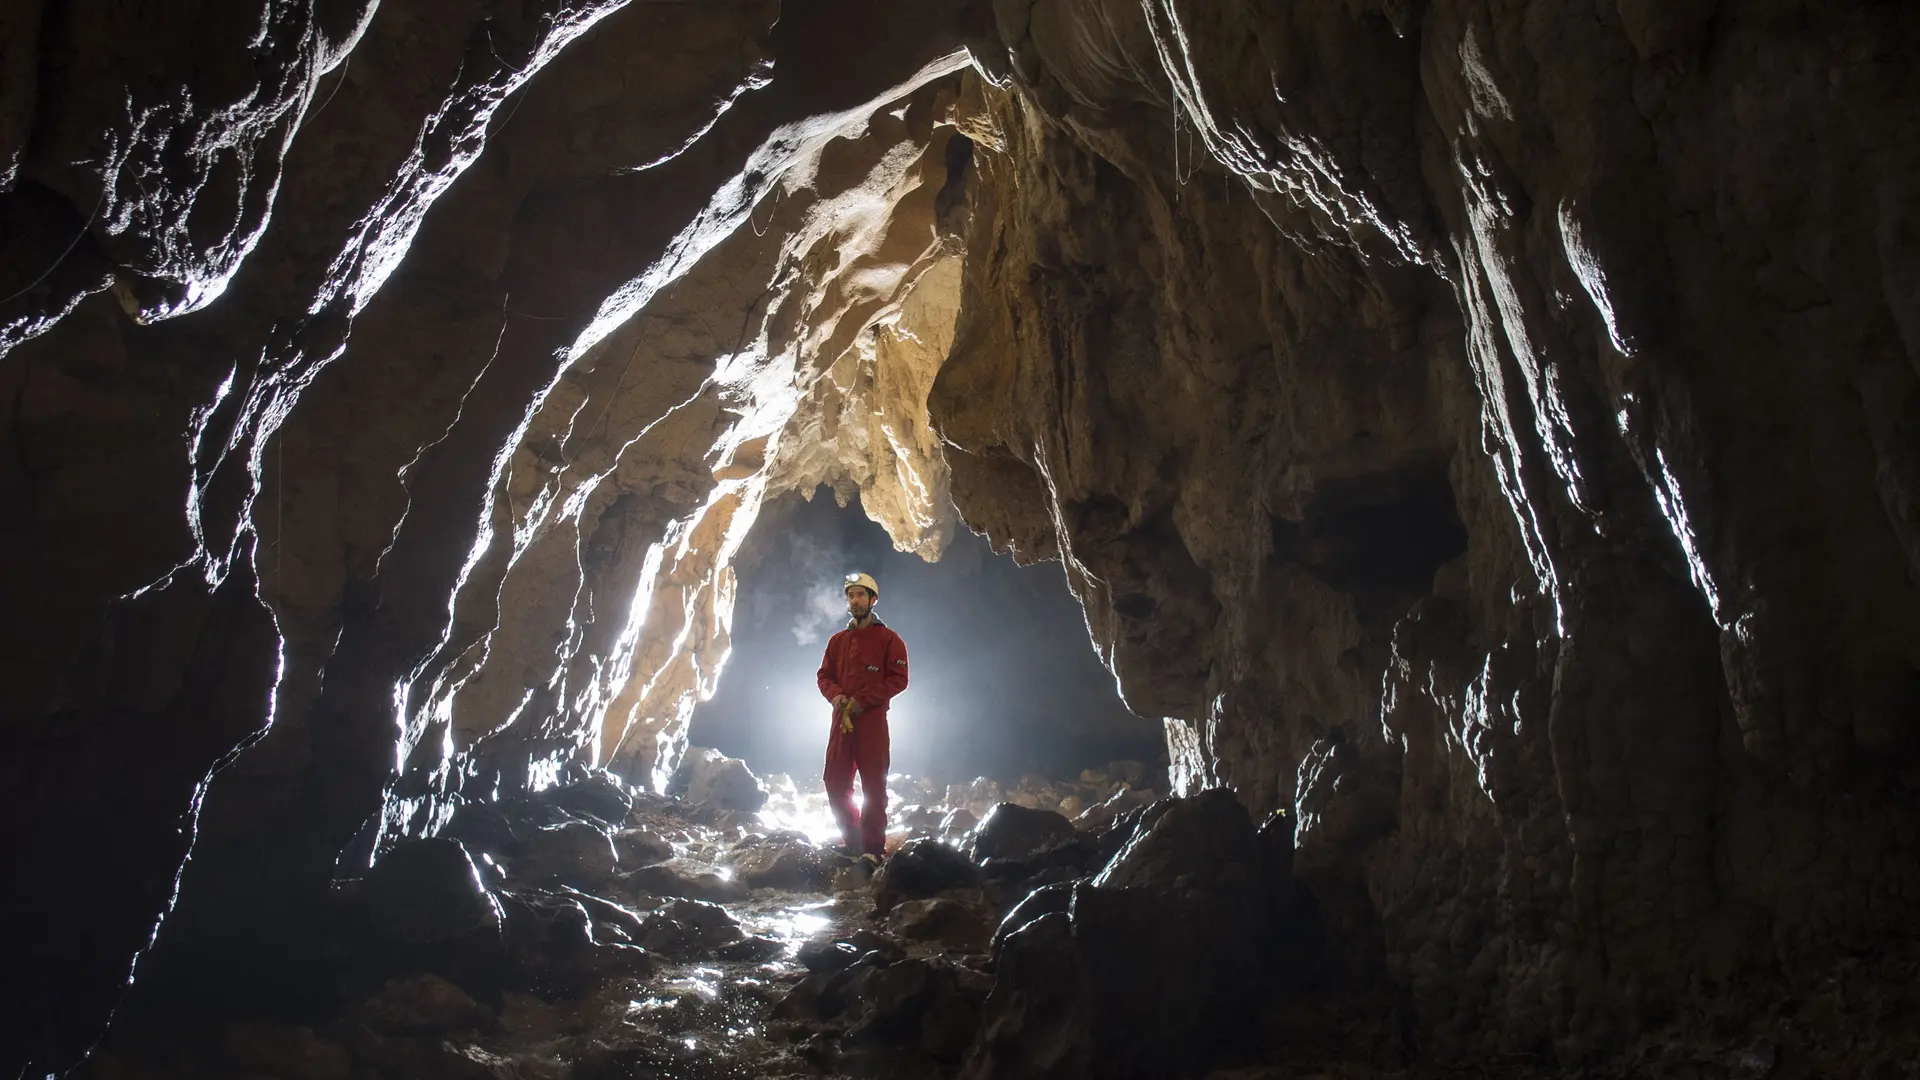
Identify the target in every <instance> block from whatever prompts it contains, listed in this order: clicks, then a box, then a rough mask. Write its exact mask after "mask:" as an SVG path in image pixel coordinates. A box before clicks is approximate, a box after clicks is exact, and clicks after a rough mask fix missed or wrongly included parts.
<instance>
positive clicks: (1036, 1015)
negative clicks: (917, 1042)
mask: <svg viewBox="0 0 1920 1080" xmlns="http://www.w3.org/2000/svg"><path fill="white" fill-rule="evenodd" d="M1154 809H1155V810H1156V811H1158V812H1157V813H1155V814H1153V815H1150V816H1145V817H1143V820H1142V822H1141V825H1140V827H1139V831H1138V832H1137V833H1136V834H1135V836H1134V838H1133V840H1132V841H1131V842H1130V843H1129V844H1128V845H1127V846H1126V847H1125V848H1124V849H1123V850H1122V851H1121V853H1120V855H1119V856H1118V857H1117V858H1116V859H1115V860H1114V861H1113V862H1112V863H1110V864H1109V865H1108V866H1107V867H1106V868H1105V869H1104V870H1102V871H1101V872H1100V874H1098V875H1097V876H1095V877H1094V878H1092V879H1091V880H1089V881H1082V882H1077V883H1074V884H1073V885H1071V886H1070V887H1069V888H1070V890H1071V895H1070V898H1069V900H1068V903H1067V905H1066V908H1065V910H1058V908H1059V901H1058V896H1059V893H1058V892H1055V893H1053V894H1050V895H1047V896H1035V897H1030V898H1029V899H1028V901H1027V902H1026V904H1025V905H1023V906H1027V905H1031V906H1030V907H1029V908H1028V910H1027V911H1022V910H1021V909H1020V908H1016V909H1015V913H1016V914H1017V915H1019V916H1020V918H1021V919H1023V920H1025V921H1024V922H1022V924H1021V925H1018V926H1017V927H1015V928H1013V929H1011V930H1008V931H1005V932H1004V936H1002V937H1000V939H999V946H998V952H997V959H998V964H999V967H998V975H997V978H996V981H995V984H994V988H993V991H992V993H991V994H989V995H988V997H987V1000H986V1003H985V1005H984V1007H983V1010H982V1021H981V1022H982V1028H981V1031H982V1035H981V1039H980V1041H979V1042H978V1043H977V1044H976V1045H975V1046H974V1047H973V1048H972V1050H971V1052H970V1053H969V1054H968V1057H967V1062H966V1066H965V1069H964V1070H963V1075H964V1076H965V1077H967V1078H968V1080H987V1078H996V1080H997V1078H1002V1077H1004V1078H1010V1080H1018V1078H1023V1077H1040V1076H1047V1077H1060V1078H1077V1077H1108V1076H1114V1077H1180V1076H1191V1075H1195V1074H1197V1073H1198V1072H1200V1071H1201V1070H1202V1069H1204V1067H1205V1066H1206V1065H1207V1064H1208V1063H1209V1062H1210V1061H1211V1059H1212V1056H1213V1054H1214V1053H1215V1051H1216V1049H1217V1048H1218V1047H1219V1046H1220V1045H1221V1043H1222V1041H1223V1040H1224V1039H1225V1038H1226V1037H1227V1036H1228V1035H1229V1034H1231V1033H1232V1032H1234V1031H1235V1030H1237V1029H1238V1027H1239V1025H1240V1024H1242V1023H1243V1022H1244V1020H1245V1018H1246V1017H1247V1016H1248V1015H1250V1010H1251V1009H1252V1007H1253V1005H1254V1004H1255V1002H1256V1001H1257V993H1256V991H1257V988H1258V987H1259V986H1260V985H1262V979H1263V974H1264V967H1265V965H1266V964H1267V963H1268V958H1269V953H1268V940H1269V929H1270V928H1269V924H1268V919H1269V909H1268V907H1267V901H1266V898H1265V895H1264V891H1265V882H1266V877H1265V872H1264V870H1265V868H1264V866H1263V861H1262V855H1261V850H1260V841H1259V839H1258V837H1257V836H1256V834H1255V831H1254V828H1253V823H1252V821H1251V820H1250V819H1249V817H1248V816H1247V812H1246V810H1245V808H1243V807H1242V806H1241V805H1240V803H1239V802H1238V801H1237V800H1236V799H1235V798H1234V796H1233V793H1232V792H1230V791H1227V790H1224V789H1221V790H1214V791H1209V792H1206V793H1203V794H1201V795H1197V796H1194V797H1192V798H1189V799H1183V800H1169V801H1168V802H1166V803H1163V804H1159V805H1157V806H1156V807H1155V808H1154ZM1036 914H1037V917H1032V918H1028V916H1030V915H1036ZM1014 921H1015V920H1014V918H1013V916H1010V917H1009V920H1008V922H1009V923H1010V924H1011V923H1013V922H1014ZM1003 929H1004V928H1003ZM1142 985H1146V986H1151V987H1152V988H1153V992H1152V993H1151V994H1143V993H1140V992H1139V987H1141V986H1142Z"/></svg>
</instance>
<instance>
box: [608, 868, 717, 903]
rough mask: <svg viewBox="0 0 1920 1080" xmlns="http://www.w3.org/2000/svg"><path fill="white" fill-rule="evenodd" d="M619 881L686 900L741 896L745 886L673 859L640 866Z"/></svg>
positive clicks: (714, 899) (643, 890)
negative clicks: (693, 868) (682, 865)
mask: <svg viewBox="0 0 1920 1080" xmlns="http://www.w3.org/2000/svg"><path fill="white" fill-rule="evenodd" d="M621 882H622V883H623V884H624V885H625V886H626V888H628V889H630V890H637V891H640V892H647V893H652V894H654V895H656V896H677V897H683V898H686V899H689V900H713V901H723V902H724V901H732V900H741V899H744V898H745V897H746V895H747V888H746V886H745V885H743V884H741V883H740V882H738V881H734V880H732V879H729V878H724V877H721V876H720V875H719V874H716V873H714V872H713V871H711V870H689V869H686V868H684V867H680V866H675V865H674V864H672V863H661V864H660V865H658V866H643V867H641V868H640V869H638V870H635V871H634V872H632V873H631V874H627V875H625V876H624V877H622V878H621Z"/></svg>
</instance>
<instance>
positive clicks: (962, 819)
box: [938, 806, 980, 844]
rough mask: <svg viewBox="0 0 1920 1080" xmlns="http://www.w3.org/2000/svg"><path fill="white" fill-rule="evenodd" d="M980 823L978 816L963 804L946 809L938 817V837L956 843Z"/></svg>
mask: <svg viewBox="0 0 1920 1080" xmlns="http://www.w3.org/2000/svg"><path fill="white" fill-rule="evenodd" d="M978 824H980V817H979V815H978V814H975V813H974V812H973V811H971V810H969V809H967V808H966V807H964V806H959V807H955V808H954V809H952V810H949V811H947V813H946V816H945V817H943V818H941V819H940V828H939V830H938V835H939V838H940V839H941V840H943V841H946V842H947V843H950V844H957V843H959V842H960V841H962V840H964V839H965V838H966V835H967V833H969V832H971V831H972V830H973V827H974V826H975V825H978Z"/></svg>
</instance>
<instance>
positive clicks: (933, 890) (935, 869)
mask: <svg viewBox="0 0 1920 1080" xmlns="http://www.w3.org/2000/svg"><path fill="white" fill-rule="evenodd" d="M979 881H980V871H979V868H978V867H976V866H974V864H973V863H972V862H971V861H969V860H968V859H967V857H966V856H965V855H963V854H961V853H960V852H959V851H958V850H956V849H955V848H953V847H950V846H949V845H947V844H943V843H941V842H939V841H937V840H932V839H928V838H925V837H922V838H920V839H916V840H909V841H907V842H906V843H905V844H904V845H902V846H901V848H900V850H899V851H896V852H894V853H893V857H892V858H889V859H888V860H887V861H886V864H885V865H883V866H882V867H881V868H880V870H879V872H878V873H876V874H874V876H873V896H874V907H875V908H877V909H878V910H879V911H880V912H881V913H882V914H885V913H886V912H888V911H891V910H892V909H893V907H894V905H895V904H898V903H899V902H900V901H902V900H911V899H921V898H925V897H930V896H938V895H939V894H941V893H943V892H946V891H948V890H950V889H961V888H966V887H968V886H971V885H977V884H979Z"/></svg>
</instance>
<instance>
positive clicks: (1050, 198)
mask: <svg viewBox="0 0 1920 1080" xmlns="http://www.w3.org/2000/svg"><path fill="white" fill-rule="evenodd" d="M995 12H996V16H997V18H998V23H997V29H998V31H999V34H1000V39H1001V44H1002V45H1004V49H1003V50H1002V51H1000V52H998V53H992V52H990V51H989V50H985V49H981V50H977V51H976V56H977V57H978V58H979V59H980V60H981V61H982V63H983V64H984V65H985V66H986V67H987V68H988V69H989V70H991V71H995V72H996V73H997V74H998V75H999V76H1000V77H1001V78H1003V79H1005V80H1006V81H1008V82H1009V83H1010V84H1011V86H1012V87H1013V90H1012V92H1011V93H1006V94H994V93H988V94H984V95H983V96H982V98H981V99H980V108H979V112H978V113H977V115H975V116H974V117H973V118H972V119H971V120H970V121H969V122H968V123H966V124H963V128H964V129H965V130H967V131H968V132H969V133H970V134H971V135H972V136H973V137H974V141H975V145H976V153H975V162H976V170H977V173H978V176H979V179H978V182H977V184H976V186H975V188H974V202H973V207H972V227H971V231H970V232H969V235H968V237H967V249H968V251H969V253H970V255H969V259H968V263H967V281H966V286H965V292H964V296H963V300H962V311H961V318H960V324H959V326H958V328H957V329H956V344H955V347H954V350H953V353H952V355H951V356H950V358H949V360H948V362H947V364H946V366H945V367H944V368H943V369H942V371H941V373H940V377H939V379H938V381H937V382H936V385H935V388H934V394H933V401H932V406H933V419H934V423H935V426H936V427H937V428H938V429H939V430H940V431H941V432H942V433H943V435H945V436H946V437H947V438H948V439H949V440H950V441H951V442H952V443H954V444H955V446H952V447H949V450H948V460H949V464H950V467H951V469H952V472H953V491H954V496H955V499H956V501H957V502H958V504H959V506H960V508H961V510H962V513H963V515H964V516H965V518H966V520H967V521H969V522H970V523H972V524H973V525H974V526H975V527H977V528H984V529H986V530H987V531H988V532H989V533H990V534H991V535H992V536H993V537H994V538H995V540H996V541H997V542H998V543H1001V544H1004V545H1007V546H1010V547H1011V548H1012V549H1013V550H1014V551H1015V552H1017V553H1024V554H1027V555H1029V556H1032V557H1048V556H1051V555H1053V554H1054V553H1055V552H1056V551H1057V552H1058V553H1059V555H1060V556H1061V557H1062V558H1064V559H1065V560H1066V564H1067V568H1068V573H1069V576H1070V577H1071V579H1072V580H1073V582H1074V586H1075V589H1076V591H1077V592H1078V593H1079V594H1080V595H1081V596H1082V598H1083V599H1084V601H1085V602H1086V605H1087V610H1088V618H1089V621H1090V623H1091V624H1092V626H1093V628H1094V632H1095V636H1096V638H1097V639H1098V640H1099V641H1101V642H1102V643H1103V644H1104V647H1105V648H1106V649H1107V650H1109V656H1110V659H1111V662H1112V664H1113V666H1114V668H1115V670H1116V672H1117V673H1118V675H1119V677H1120V680H1121V684H1122V687H1123V689H1124V691H1125V693H1126V696H1127V699H1128V700H1129V702H1130V703H1132V704H1133V706H1134V707H1135V708H1136V710H1137V711H1141V712H1143V713H1146V714H1148V715H1156V714H1157V715H1163V716H1167V717H1170V718H1171V719H1169V720H1168V722H1167V727H1168V733H1169V740H1170V743H1171V746H1172V748H1173V751H1174V755H1175V760H1176V765H1177V770H1176V771H1179V772H1181V773H1183V774H1184V783H1185V785H1186V786H1187V787H1188V788H1195V787H1204V786H1210V785H1213V784H1219V783H1225V784H1230V785H1231V786H1233V787H1234V788H1235V789H1236V790H1238V791H1239V792H1240V793H1241V795H1242V797H1243V798H1245V799H1247V800H1248V801H1249V802H1250V803H1251V804H1252V805H1253V806H1254V807H1255V808H1256V809H1260V810H1269V809H1275V808H1290V809H1291V810H1292V812H1293V813H1294V814H1295V815H1296V829H1297V841H1298V854H1297V860H1298V862H1297V866H1298V869H1299V872H1300V873H1301V875H1302V877H1303V878H1304V879H1305V880H1307V881H1308V882H1309V883H1311V884H1312V885H1313V886H1314V887H1315V888H1316V889H1317V890H1318V891H1319V892H1320V894H1321V896H1322V899H1323V902H1324V903H1326V904H1327V905H1328V906H1329V907H1330V909H1333V910H1330V915H1331V916H1332V918H1333V922H1334V923H1336V924H1339V925H1337V926H1336V929H1337V930H1338V936H1340V937H1341V938H1342V939H1343V940H1344V942H1345V944H1344V945H1343V946H1342V950H1341V951H1343V952H1345V954H1346V955H1347V957H1348V958H1349V959H1350V960H1354V961H1358V960H1360V959H1362V958H1364V957H1365V956H1367V955H1368V950H1369V948H1371V947H1373V946H1370V945H1369V942H1377V943H1378V947H1380V948H1381V950H1382V951H1381V952H1379V953H1377V954H1376V955H1378V956H1380V957H1381V958H1382V960H1383V962H1384V965H1385V971H1386V973H1387V974H1388V975H1389V977H1390V978H1392V979H1393V980H1394V981H1395V982H1397V983H1400V984H1402V985H1405V986H1407V987H1409V988H1410V989H1411V992H1412V995H1413V1003H1414V1008H1415V1013H1416V1015H1417V1023H1418V1026H1419V1028H1420V1029H1421V1031H1422V1033H1423V1035H1422V1038H1423V1039H1424V1041H1425V1045H1426V1046H1427V1047H1428V1048H1429V1049H1430V1050H1438V1051H1440V1052H1442V1053H1446V1052H1457V1051H1459V1050H1460V1049H1462V1048H1467V1047H1472V1048H1476V1049H1505V1050H1510V1051H1533V1050H1536V1049H1540V1048H1544V1047H1553V1048H1555V1049H1556V1050H1558V1051H1559V1052H1562V1053H1569V1054H1575V1055H1577V1054H1581V1053H1585V1052H1590V1051H1598V1050H1601V1049H1603V1048H1606V1047H1608V1046H1614V1045H1618V1040H1619V1039H1620V1038H1621V1037H1623V1036H1624V1035H1626V1034H1628V1033H1631V1032H1634V1031H1637V1030H1641V1029H1643V1028H1644V1027H1645V1026H1647V1025H1652V1024H1657V1023H1660V1022H1662V1021H1664V1020H1667V1019H1670V1018H1671V1017H1673V1016H1674V1015H1675V1014H1676V1012H1677V1011H1679V1010H1680V1009H1681V1008H1682V1003H1683V1002H1684V1001H1685V1000H1686V999H1687V997H1688V995H1690V994H1696V993H1700V992H1708V993H1720V992H1725V991H1726V990H1727V989H1728V988H1730V987H1735V986H1739V985H1742V984H1743V982H1744V981H1746V980H1751V979H1754V978H1756V977H1765V978H1772V977H1776V976H1778V975H1780V974H1781V973H1783V972H1784V973H1791V972H1793V971H1795V970H1798V969H1800V966H1801V965H1803V964H1806V963H1808V962H1811V961H1813V960H1815V959H1817V958H1819V957H1822V956H1831V955H1834V954H1836V953H1846V952H1850V951H1853V950H1863V949H1872V948H1873V947H1874V946H1875V943H1876V942H1878V941H1881V940H1884V938H1885V936H1887V935H1891V934H1899V933H1904V932H1905V931H1903V930H1902V927H1901V924H1902V922H1903V916H1901V915H1900V914H1899V912H1901V911H1902V910H1903V909H1904V908H1905V907H1906V906H1907V905H1908V904H1910V902H1911V898H1912V897H1913V895H1914V890H1915V888H1916V886H1917V885H1920V882H1917V881H1916V879H1915V872H1914V867H1915V863H1914V859H1913V855H1914V843H1915V833H1914V825H1915V819H1914V804H1915V798H1916V787H1917V786H1920V759H1917V758H1916V750H1917V749H1920V743H1917V742H1916V735H1920V715H1916V713H1917V712H1920V699H1917V698H1916V693H1920V666H1916V660H1917V659H1920V652H1917V651H1916V646H1920V633H1917V632H1916V631H1920V624H1917V621H1916V620H1917V619H1920V615H1917V614H1916V613H1920V607H1916V606H1915V600H1916V596H1915V587H1916V582H1920V560H1917V559H1916V554H1917V552H1916V548H1915V546H1914V543H1913V539H1912V537H1913V528H1914V517H1913V514H1914V509H1913V506H1914V503H1913V495H1912V492H1913V479H1914V476H1915V472H1914V469H1915V465H1916V462H1920V458H1916V457H1915V448H1916V446H1920V443H1916V442H1915V441H1914V439H1913V434H1914V432H1915V431H1916V430H1920V428H1916V423H1917V422H1920V396H1917V395H1920V383H1916V377H1915V376H1916V370H1920V369H1917V368H1916V356H1917V355H1920V354H1916V352H1915V344H1916V341H1915V340H1914V339H1913V338H1912V336H1911V331H1910V330H1908V329H1906V326H1907V325H1908V324H1909V323H1910V322H1911V320H1912V318H1913V315H1914V306H1913V296H1912V294H1911V291H1910V288H1909V286H1908V285H1903V284H1902V282H1903V281H1905V276H1904V274H1905V272H1904V271H1903V269H1902V267H1904V266H1905V265H1907V264H1908V263H1909V262H1910V261H1911V259H1912V257H1913V252H1914V241H1913V234H1912V233H1911V231H1910V230H1909V229H1908V226H1907V225H1906V224H1905V223H1906V221H1907V215H1908V214H1909V213H1910V211H1909V209H1908V207H1909V205H1910V202H1911V198H1912V185H1911V183H1910V181H1909V180H1908V179H1907V177H1908V176H1909V175H1910V174H1911V168H1912V164H1913V160H1912V159H1913V154H1914V152H1915V151H1914V149H1913V148H1914V146H1915V145H1916V143H1915V141H1914V135H1915V130H1914V121H1913V116H1912V112H1911V109H1910V108H1909V105H1910V103H1911V102H1912V101H1913V100H1914V99H1915V91H1916V89H1920V87H1916V85H1915V83H1914V79H1913V76H1912V74H1911V72H1910V70H1909V69H1908V68H1906V67H1905V66H1903V65H1900V64H1898V63H1894V62H1892V57H1893V56H1894V55H1896V53H1895V51H1894V50H1897V49H1898V48H1900V47H1901V44H1900V43H1906V42H1911V41H1912V40H1913V35H1914V31H1915V29H1916V27H1917V26H1920V24H1916V23H1915V21H1914V20H1913V19H1912V18H1911V17H1910V13H1907V12H1896V11H1895V10H1894V9H1891V8H1887V7H1874V6H1856V5H1840V6H1833V7H1821V8H1819V9H1818V10H1815V9H1813V8H1810V7H1802V6H1798V5H1768V4H1714V3H1702V4H1687V5H1678V6H1676V5H1645V4H1629V3H1621V4H1617V5H1614V4H1603V5H1598V6H1588V7H1579V6H1574V5H1555V4H1514V5H1498V6H1496V7H1495V8H1493V9H1491V10H1489V9H1486V8H1484V7H1481V6H1479V5H1468V4H1451V3H1427V4H1394V3H1386V4H1355V5H1336V4H1293V5H1284V6H1279V7H1273V6H1269V5H1257V4H1251V3H1246V4H1242V3H1224V4H1211V5H1203V4H1193V3H1180V2H1177V0H1165V2H1159V0H1149V2H1145V3H1140V4H1133V3H1102V2H1099V0H1085V2H1053V0H1042V2H1038V3H1024V2H1012V3H1003V4H996V5H995Z"/></svg>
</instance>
